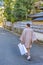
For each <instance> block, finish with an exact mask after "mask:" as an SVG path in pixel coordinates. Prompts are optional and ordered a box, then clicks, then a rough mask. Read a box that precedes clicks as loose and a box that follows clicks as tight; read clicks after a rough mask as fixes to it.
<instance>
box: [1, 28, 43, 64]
mask: <svg viewBox="0 0 43 65" xmlns="http://www.w3.org/2000/svg"><path fill="white" fill-rule="evenodd" d="M19 42H20V41H19V37H18V36H16V35H15V34H12V33H11V32H8V31H6V30H4V29H3V28H0V65H43V46H41V45H38V44H35V43H34V44H33V47H32V49H31V57H32V60H31V61H27V60H26V57H25V56H21V55H20V52H19V49H18V46H17V45H18V43H19Z"/></svg>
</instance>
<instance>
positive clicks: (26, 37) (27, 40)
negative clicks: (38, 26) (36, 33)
mask: <svg viewBox="0 0 43 65" xmlns="http://www.w3.org/2000/svg"><path fill="white" fill-rule="evenodd" d="M32 36H33V30H32V29H31V28H25V29H24V30H23V33H22V35H21V37H20V40H21V41H22V42H23V43H24V44H25V47H26V48H30V45H32Z"/></svg>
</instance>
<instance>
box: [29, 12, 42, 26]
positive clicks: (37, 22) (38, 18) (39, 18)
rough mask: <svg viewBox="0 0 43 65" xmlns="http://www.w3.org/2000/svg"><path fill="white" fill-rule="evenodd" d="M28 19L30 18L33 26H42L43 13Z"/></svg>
mask: <svg viewBox="0 0 43 65" xmlns="http://www.w3.org/2000/svg"><path fill="white" fill-rule="evenodd" d="M29 17H30V18H31V20H32V23H33V24H35V25H43V12H40V13H36V14H34V15H30V16H29Z"/></svg>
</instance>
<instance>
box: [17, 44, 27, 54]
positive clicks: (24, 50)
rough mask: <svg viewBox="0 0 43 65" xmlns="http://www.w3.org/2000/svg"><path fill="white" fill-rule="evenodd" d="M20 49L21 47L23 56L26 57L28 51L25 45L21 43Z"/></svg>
mask: <svg viewBox="0 0 43 65" xmlns="http://www.w3.org/2000/svg"><path fill="white" fill-rule="evenodd" d="M18 47H19V50H20V53H21V55H24V54H26V53H27V49H26V48H25V46H24V44H21V43H19V44H18Z"/></svg>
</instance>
